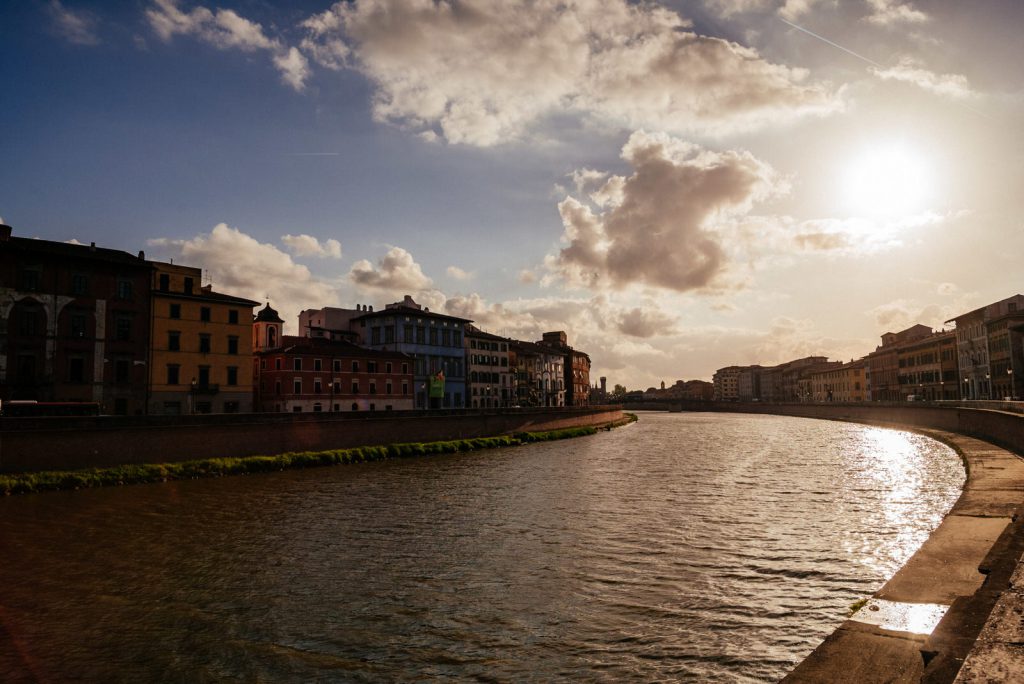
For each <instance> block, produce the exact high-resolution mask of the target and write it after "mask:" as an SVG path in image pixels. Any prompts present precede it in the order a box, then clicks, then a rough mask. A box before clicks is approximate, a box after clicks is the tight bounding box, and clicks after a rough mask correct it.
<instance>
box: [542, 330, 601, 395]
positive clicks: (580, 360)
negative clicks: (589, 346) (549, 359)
mask: <svg viewBox="0 0 1024 684" xmlns="http://www.w3.org/2000/svg"><path fill="white" fill-rule="evenodd" d="M541 337H542V339H541V340H540V341H539V342H538V343H537V344H541V345H544V346H546V347H550V348H551V349H553V350H555V351H557V352H558V353H560V354H561V355H562V369H563V372H564V373H565V377H564V378H563V381H562V384H563V386H564V387H565V406H587V405H588V404H590V356H589V355H587V354H586V353H584V352H581V351H579V350H577V349H573V348H572V347H570V346H569V340H568V337H567V336H566V334H565V332H564V331H562V330H554V331H551V332H546V333H544V334H543V335H542V336H541Z"/></svg>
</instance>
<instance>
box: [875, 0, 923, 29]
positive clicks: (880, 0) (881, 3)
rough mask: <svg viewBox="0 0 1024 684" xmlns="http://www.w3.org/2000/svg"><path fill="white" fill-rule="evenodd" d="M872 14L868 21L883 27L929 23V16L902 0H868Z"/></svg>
mask: <svg viewBox="0 0 1024 684" xmlns="http://www.w3.org/2000/svg"><path fill="white" fill-rule="evenodd" d="M867 3H868V7H870V9H871V13H870V14H869V15H868V16H867V17H866V21H868V22H870V23H872V24H878V25H881V26H890V25H893V24H920V23H922V22H925V21H928V15H927V14H925V13H924V12H922V11H920V10H918V9H917V8H915V7H914V6H913V5H912V4H911V3H909V2H902V0H867Z"/></svg>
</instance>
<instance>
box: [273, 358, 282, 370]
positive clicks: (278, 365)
mask: <svg viewBox="0 0 1024 684" xmlns="http://www.w3.org/2000/svg"><path fill="white" fill-rule="evenodd" d="M274 370H281V359H280V358H277V359H274Z"/></svg>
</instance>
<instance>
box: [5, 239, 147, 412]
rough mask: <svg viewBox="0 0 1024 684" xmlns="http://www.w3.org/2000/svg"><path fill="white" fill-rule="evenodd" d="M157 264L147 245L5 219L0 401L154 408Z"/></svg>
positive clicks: (133, 409) (106, 408)
mask: <svg viewBox="0 0 1024 684" xmlns="http://www.w3.org/2000/svg"><path fill="white" fill-rule="evenodd" d="M150 272H151V267H150V265H149V264H148V263H147V262H146V260H145V255H144V254H143V253H142V252H140V253H139V255H138V256H134V255H131V254H128V253H127V252H122V251H118V250H113V249H103V248H99V247H96V245H95V243H94V244H91V245H78V244H69V243H65V242H53V241H49V240H35V239H28V238H19V237H15V236H13V235H12V229H11V227H10V226H7V225H0V400H9V399H30V400H36V401H73V402H96V403H98V404H99V405H100V411H101V412H102V413H108V414H119V415H141V414H143V413H145V411H146V390H147V387H146V385H147V371H146V369H147V362H148V354H149V312H150V309H149V307H150V297H149V289H150Z"/></svg>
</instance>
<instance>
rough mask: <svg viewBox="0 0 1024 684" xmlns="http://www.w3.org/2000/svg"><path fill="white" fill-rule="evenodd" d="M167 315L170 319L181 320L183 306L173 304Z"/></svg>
mask: <svg viewBox="0 0 1024 684" xmlns="http://www.w3.org/2000/svg"><path fill="white" fill-rule="evenodd" d="M167 315H168V317H170V318H181V304H171V308H170V311H169V312H168V314H167Z"/></svg>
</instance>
